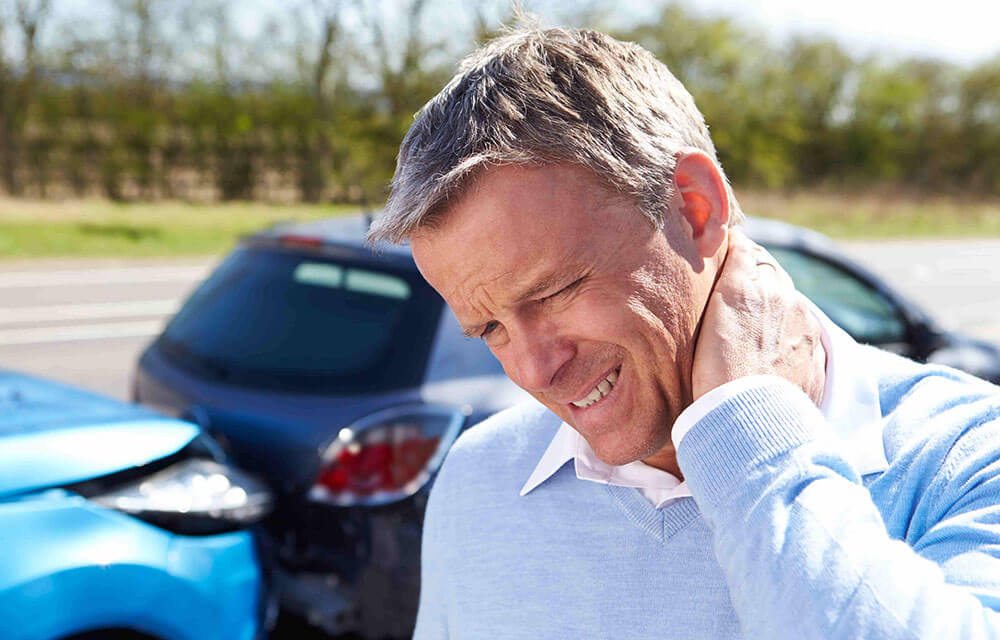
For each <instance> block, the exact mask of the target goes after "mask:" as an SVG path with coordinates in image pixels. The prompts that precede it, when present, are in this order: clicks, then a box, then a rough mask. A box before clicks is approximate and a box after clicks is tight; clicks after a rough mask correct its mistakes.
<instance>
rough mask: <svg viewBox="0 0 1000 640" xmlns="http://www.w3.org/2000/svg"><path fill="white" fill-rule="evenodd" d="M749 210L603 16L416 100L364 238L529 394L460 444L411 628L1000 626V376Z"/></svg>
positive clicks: (526, 37) (743, 632) (471, 70)
mask: <svg viewBox="0 0 1000 640" xmlns="http://www.w3.org/2000/svg"><path fill="white" fill-rule="evenodd" d="M733 108H739V105H733ZM740 215H741V214H740V211H739V207H738V205H737V202H736V200H735V198H734V196H733V193H732V191H731V190H730V188H729V186H728V184H727V182H726V179H725V176H724V174H723V172H722V169H721V168H720V166H719V164H718V162H717V160H716V156H715V150H714V147H713V145H712V142H711V139H710V138H709V136H708V131H707V128H706V126H705V124H704V121H703V118H702V117H701V115H700V114H699V112H698V111H697V109H696V108H695V106H694V102H693V100H692V98H691V96H690V95H689V94H688V93H687V91H686V90H685V89H684V88H683V87H682V86H681V85H680V83H678V82H677V80H676V79H674V78H673V76H671V75H670V73H669V71H668V70H667V69H666V68H665V67H664V66H663V65H661V64H660V63H658V62H657V61H656V60H654V59H653V58H652V57H651V56H650V55H649V54H648V53H647V52H645V51H644V50H642V49H640V48H639V47H637V46H634V45H629V44H624V43H620V42H617V41H615V40H613V39H611V38H608V37H606V36H604V35H601V34H598V33H594V32H588V31H566V30H547V31H538V30H523V31H518V32H514V33H511V34H508V35H506V36H504V37H501V38H499V39H497V40H495V41H493V42H492V43H490V44H489V45H487V46H486V47H485V48H484V49H482V50H481V51H478V52H476V53H475V54H473V55H472V56H471V57H470V58H468V59H467V60H466V61H465V62H464V63H463V65H462V67H461V68H460V71H459V73H458V75H457V76H456V77H455V78H454V79H453V80H452V81H451V82H450V83H449V84H448V86H446V87H445V88H444V90H443V91H442V92H441V93H440V94H439V95H438V96H437V97H436V98H434V99H433V100H431V102H429V103H428V104H427V106H426V107H425V108H424V109H423V110H422V111H421V113H420V114H419V115H418V117H417V119H416V121H415V122H414V124H413V126H412V127H411V129H410V131H409V133H408V134H407V137H406V140H405V141H404V143H403V146H402V148H401V151H400V155H399V164H398V167H397V171H396V176H395V179H394V182H393V193H392V196H391V198H390V201H389V204H388V206H387V209H386V213H385V214H384V216H383V217H382V218H381V219H379V220H377V221H376V224H375V225H374V226H373V229H372V234H371V237H372V239H373V240H392V241H402V240H404V239H409V241H410V243H411V246H412V249H413V255H414V258H415V260H416V262H417V265H418V267H419V268H420V270H421V272H422V273H423V274H424V276H425V277H426V278H427V280H428V281H429V282H430V283H431V285H432V286H434V288H435V289H436V290H437V291H438V292H440V293H441V295H442V296H443V297H444V299H445V300H446V301H447V302H448V304H449V306H450V307H451V309H452V310H453V311H454V313H455V315H456V316H457V318H458V319H459V321H460V322H461V324H462V326H463V327H464V328H465V331H466V333H467V334H468V335H469V336H472V337H478V338H482V339H483V340H485V341H486V343H487V344H488V345H489V347H490V348H491V349H492V351H493V353H494V354H495V355H496V357H497V358H498V359H499V360H500V362H501V363H502V364H503V366H504V369H505V371H506V372H507V374H508V375H509V376H510V377H511V379H512V380H514V381H515V382H516V383H517V384H518V385H520V386H521V387H523V388H524V389H526V390H527V391H528V392H530V393H531V394H532V396H534V398H535V400H537V402H534V403H531V404H530V405H523V406H519V407H516V408H514V409H511V410H508V411H505V412H503V413H501V414H499V415H497V416H494V417H493V418H491V419H490V420H488V421H487V422H486V423H484V424H482V425H480V426H478V427H476V428H474V429H471V430H470V431H469V432H467V433H466V434H464V435H463V436H462V438H461V439H460V440H459V442H458V443H456V445H455V446H454V447H453V448H452V450H451V452H450V453H449V456H448V458H447V460H446V462H445V464H444V466H443V468H442V470H441V472H440V474H439V477H438V479H437V482H436V484H435V487H434V490H433V492H432V494H431V499H430V504H429V506H428V510H427V515H426V522H425V531H424V552H423V572H422V589H421V602H420V612H419V616H418V621H417V630H416V637H417V638H420V639H430V638H435V639H436V638H487V637H493V638H533V639H536V638H735V637H752V638H784V637H787V638H862V637H866V638H867V637H870V638H897V637H898V638H935V639H941V638H987V637H991V638H996V637H1000V615H998V614H997V613H996V612H995V609H997V608H998V607H1000V456H998V455H997V443H1000V398H998V396H997V390H996V388H994V387H992V386H991V385H988V384H986V383H984V382H981V381H978V380H976V379H975V378H971V377H969V376H966V375H963V374H960V373H958V372H955V371H952V370H948V369H944V368H932V367H927V366H921V365H917V364H915V363H912V362H909V361H907V360H904V359H902V358H898V357H896V356H893V355H891V354H887V353H883V352H879V351H877V350H874V349H871V348H867V347H861V346H859V345H857V344H855V343H854V342H853V341H852V340H851V339H850V338H849V337H848V336H847V335H846V334H845V333H843V332H842V331H840V330H839V329H838V328H837V327H835V326H834V325H832V324H831V323H830V322H829V320H827V319H826V318H825V317H824V316H823V315H822V313H821V312H819V311H818V310H817V309H815V308H814V307H812V306H811V305H809V303H808V302H806V301H805V300H804V299H803V298H802V297H801V296H800V295H799V294H797V293H796V292H795V290H794V288H793V287H792V285H791V282H790V281H789V279H788V277H787V275H785V274H784V273H783V272H782V271H781V270H780V268H779V267H778V266H777V265H775V263H774V262H773V260H772V259H771V258H770V256H768V255H767V254H766V252H764V251H763V250H762V249H759V248H758V247H756V246H754V245H753V243H751V242H750V241H749V240H747V239H746V237H745V236H743V235H742V234H741V233H740V232H739V230H738V229H737V228H734V226H733V225H734V224H735V223H736V222H737V221H738V219H739V218H740ZM570 461H572V463H573V464H572V465H570V464H567V463H569V462H570Z"/></svg>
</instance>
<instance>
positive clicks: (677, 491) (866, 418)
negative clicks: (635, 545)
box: [521, 303, 889, 503]
mask: <svg viewBox="0 0 1000 640" xmlns="http://www.w3.org/2000/svg"><path fill="white" fill-rule="evenodd" d="M810 305H812V303H810ZM812 311H813V313H814V315H815V316H816V319H817V320H819V323H820V326H821V327H822V341H823V348H824V349H825V350H826V382H825V384H824V387H823V400H822V402H821V403H820V411H821V412H822V413H823V416H824V417H825V418H826V420H827V422H829V423H830V424H831V425H833V429H834V432H835V435H836V437H837V438H838V440H839V441H840V442H841V444H842V445H843V453H844V455H845V456H846V457H847V459H848V461H850V462H851V464H852V465H853V466H854V468H855V469H856V470H857V472H858V473H859V474H860V475H865V474H868V473H875V472H879V471H885V470H886V469H887V468H888V466H889V464H888V462H887V460H886V457H885V446H884V444H883V442H882V429H880V428H876V427H877V425H878V424H879V422H880V420H881V418H882V409H881V406H880V405H879V397H878V385H877V384H876V382H875V380H874V379H873V378H872V377H871V375H870V373H869V372H868V371H866V370H865V369H864V363H863V362H862V355H863V354H862V353H861V346H860V345H859V344H858V343H856V342H855V341H854V339H853V338H851V336H849V335H848V334H847V333H846V332H845V331H844V330H843V329H841V328H840V327H838V326H837V325H836V324H834V323H833V322H832V321H831V320H830V319H829V318H827V317H826V314H824V313H823V312H822V311H820V310H819V308H817V307H816V306H815V305H812ZM570 460H573V461H574V467H575V471H576V477H577V478H579V479H581V480H590V481H592V482H600V483H602V484H614V485H619V486H625V487H637V488H642V489H653V490H657V491H660V492H661V495H664V496H669V498H680V497H685V496H690V495H691V493H690V492H689V491H688V490H687V485H686V483H683V482H681V480H680V479H679V478H677V477H676V476H675V475H673V474H672V473H669V472H667V471H663V470H661V469H656V468H654V467H651V466H649V465H647V464H645V463H644V462H642V461H638V460H637V461H635V462H630V463H628V464H625V465H621V466H613V465H609V464H606V463H604V462H602V461H601V460H600V459H599V458H598V457H597V455H596V454H595V453H594V451H593V449H591V448H590V445H589V444H587V441H586V440H585V439H584V438H583V436H581V435H580V434H579V433H578V432H577V431H576V430H575V429H573V427H571V426H570V425H568V424H567V423H565V422H563V423H562V424H561V425H560V426H559V430H558V431H557V432H556V435H555V436H554V437H553V438H552V442H550V443H549V446H548V448H547V449H546V450H545V453H544V454H542V458H541V460H539V462H538V465H537V466H536V467H535V469H534V471H532V473H531V476H530V477H529V478H528V481H527V482H526V483H525V484H524V487H522V488H521V495H522V496H523V495H526V494H527V493H529V492H530V491H532V490H533V489H535V488H536V487H537V486H539V485H540V484H542V483H543V482H545V481H546V480H548V479H549V478H550V477H552V475H553V474H555V472H556V471H558V470H559V469H560V468H562V466H563V465H564V464H566V463H567V462H568V461H570ZM666 501H667V500H662V501H661V503H662V502H666Z"/></svg>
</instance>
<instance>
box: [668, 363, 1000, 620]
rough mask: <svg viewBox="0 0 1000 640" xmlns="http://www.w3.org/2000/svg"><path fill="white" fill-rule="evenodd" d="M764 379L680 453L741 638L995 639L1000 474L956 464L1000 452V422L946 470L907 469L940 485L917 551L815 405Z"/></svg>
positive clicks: (963, 445)
mask: <svg viewBox="0 0 1000 640" xmlns="http://www.w3.org/2000/svg"><path fill="white" fill-rule="evenodd" d="M758 380H759V382H758V384H755V385H753V386H751V387H750V388H747V389H745V390H743V391H741V392H740V393H739V394H737V395H736V396H734V397H732V398H730V399H728V400H726V401H724V402H723V403H722V404H721V405H719V406H718V407H716V408H715V409H714V410H712V411H710V412H709V413H708V414H707V415H706V416H705V417H704V418H703V419H701V420H700V421H699V422H698V423H697V424H695V425H694V427H693V428H692V429H691V430H690V431H689V432H688V433H687V435H686V436H684V438H683V440H682V441H681V442H680V443H679V447H678V461H679V464H680V468H681V470H682V471H683V473H684V476H685V479H686V480H687V482H688V485H689V486H690V488H691V491H692V493H693V495H694V498H695V501H696V502H697V503H698V506H699V508H700V509H701V511H702V513H703V515H704V517H705V519H706V521H707V522H708V523H709V526H710V527H711V528H712V531H713V540H714V547H715V554H716V557H717V559H718V561H719V564H720V566H721V567H722V569H723V571H724V572H725V574H726V578H727V582H728V584H729V588H730V593H731V596H732V601H733V606H734V607H735V609H736V612H737V615H738V616H739V619H740V621H741V623H742V625H743V628H744V630H745V633H746V635H747V637H751V638H778V637H787V638H817V639H819V638H933V639H935V640H943V639H950V638H956V639H958V638H963V639H976V638H1000V614H997V613H996V612H995V611H994V610H992V609H991V608H990V607H997V606H998V605H1000V468H998V463H997V461H996V460H995V456H990V455H985V456H983V455H979V456H972V457H971V459H969V460H967V462H966V464H964V465H963V464H961V463H960V458H959V453H960V452H963V451H967V450H969V449H970V448H971V447H973V446H974V445H976V444H980V445H986V446H989V447H991V448H992V449H993V450H994V451H995V449H996V444H995V443H996V442H998V441H1000V421H997V420H994V421H993V422H987V423H985V424H981V425H979V426H978V427H975V428H970V429H969V430H968V431H967V432H966V433H965V434H963V435H962V437H961V439H960V440H959V441H958V443H956V444H955V445H954V446H952V447H951V449H950V451H951V452H952V453H949V454H948V456H947V457H946V458H945V464H942V465H941V467H940V468H935V469H919V468H918V469H908V470H907V471H906V473H907V474H914V475H913V477H914V478H916V477H918V476H919V475H920V474H925V473H930V474H936V477H935V480H934V481H933V486H934V487H936V488H935V490H933V491H931V492H930V493H932V494H933V495H932V496H928V498H929V499H933V501H934V502H935V503H936V504H935V505H930V506H928V505H921V509H924V508H925V507H926V512H927V513H934V514H935V518H934V519H933V521H930V522H927V523H926V531H925V532H924V533H923V535H921V536H920V537H919V539H917V540H916V541H914V542H915V544H914V547H910V546H908V545H907V544H905V543H904V542H902V541H899V540H893V539H891V538H890V537H889V535H888V533H887V531H886V527H885V524H884V522H883V520H882V516H881V515H880V513H879V510H878V509H877V508H876V505H875V504H874V503H873V501H872V498H871V494H869V492H868V491H867V490H866V489H865V488H864V487H863V486H862V485H861V483H860V479H859V478H858V477H857V475H856V474H855V473H854V471H853V470H852V468H851V467H850V465H849V464H848V463H847V462H846V461H845V460H844V459H843V458H842V457H841V456H840V455H839V454H838V453H837V450H836V448H835V447H834V446H833V445H832V442H831V440H830V439H829V438H828V437H827V436H826V432H827V429H828V427H827V425H826V423H825V421H824V420H823V417H822V415H821V414H820V413H819V411H818V409H816V407H815V405H814V404H813V403H812V402H811V401H810V399H809V398H808V397H807V396H806V395H805V394H804V393H803V392H802V391H801V390H800V389H799V388H798V387H796V386H795V385H792V384H791V383H789V382H787V381H785V380H782V379H780V378H777V377H775V376H768V377H766V378H759V379H758ZM973 450H974V449H973ZM963 457H964V456H963ZM941 487H944V488H943V489H941ZM915 508H916V505H914V509H915ZM938 516H940V517H938ZM930 558H933V559H934V561H932V560H931V559H930Z"/></svg>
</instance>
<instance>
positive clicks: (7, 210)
mask: <svg viewBox="0 0 1000 640" xmlns="http://www.w3.org/2000/svg"><path fill="white" fill-rule="evenodd" d="M737 194H738V195H739V198H740V203H741V205H742V207H743V210H744V211H745V212H746V213H747V214H748V215H756V216H761V217H768V218H778V219H781V220H785V221H788V222H792V223H794V224H799V225H803V226H806V227H810V228H813V229H816V230H817V231H820V232H822V233H825V234H827V235H830V236H834V237H837V238H843V239H864V238H872V239H880V238H945V237H955V238H960V237H984V236H993V237H1000V200H976V201H966V200H955V199H947V198H921V197H917V196H913V195H907V194H898V193H894V194H889V195H886V194H879V193H859V194H839V193H831V192H820V191H801V192H793V193H778V192H761V191H745V190H741V189H737ZM355 210H356V209H355V208H353V207H346V206H331V205H301V204H296V205H269V204H262V203H231V204H205V205H200V204H185V203H178V202H149V203H132V204H116V203H111V202H107V201H101V200H77V201H65V202H47V201H41V202H40V201H31V200H9V199H8V200H0V259H3V258H36V257H85V256H105V257H136V256H144V257H154V256H155V257H159V256H185V255H212V254H219V253H222V252H224V251H226V250H228V249H229V248H230V247H232V246H233V244H234V243H235V242H236V240H237V239H238V238H239V236H241V235H244V234H247V233H252V232H254V231H258V230H260V229H264V228H266V227H268V226H270V225H272V224H274V223H275V222H278V221H281V220H316V219H320V218H326V217H330V216H336V215H343V214H345V213H349V212H351V211H355Z"/></svg>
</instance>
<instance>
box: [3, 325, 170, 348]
mask: <svg viewBox="0 0 1000 640" xmlns="http://www.w3.org/2000/svg"><path fill="white" fill-rule="evenodd" d="M163 325H164V321H163V320H147V321H145V322H115V323H106V324H91V325H83V326H75V327H51V328H45V329H0V347H3V346H8V345H19V344H41V343H44V342H74V341H78V340H109V339H113V338H135V337H139V336H154V335H156V334H158V333H159V332H160V331H162V330H163Z"/></svg>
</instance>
